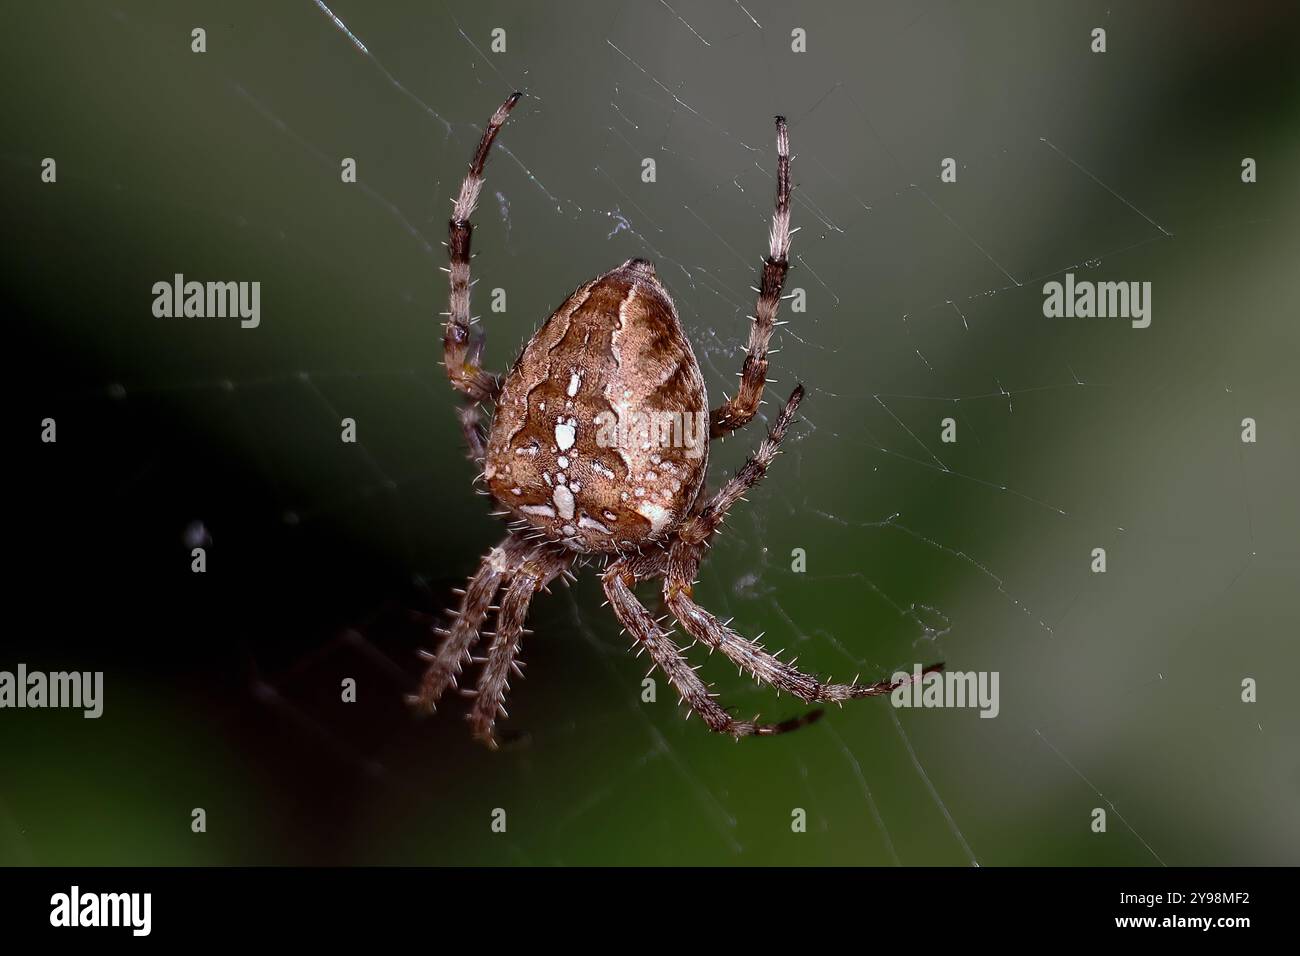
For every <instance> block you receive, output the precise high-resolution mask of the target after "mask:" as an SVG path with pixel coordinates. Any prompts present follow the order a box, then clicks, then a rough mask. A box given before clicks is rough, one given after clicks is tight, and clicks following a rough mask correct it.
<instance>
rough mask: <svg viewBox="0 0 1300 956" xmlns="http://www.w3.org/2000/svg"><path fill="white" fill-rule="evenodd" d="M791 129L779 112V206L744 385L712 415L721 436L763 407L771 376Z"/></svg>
mask: <svg viewBox="0 0 1300 956" xmlns="http://www.w3.org/2000/svg"><path fill="white" fill-rule="evenodd" d="M790 235H791V233H790V134H789V132H788V131H787V129H786V123H785V117H784V116H778V117H777V118H776V209H775V211H774V212H773V213H772V229H771V233H770V234H769V236H768V254H767V258H766V259H764V260H763V274H762V277H761V278H760V280H759V288H758V301H757V303H756V304H755V308H754V315H753V316H751V318H752V319H753V322H752V324H751V325H750V327H749V351H748V353H747V354H746V356H745V362H744V364H743V365H742V366H741V370H740V390H739V391H738V392H736V394H735V396H734V397H732V398H729V399H727V401H726V402H725V403H723V404H722V405H720V406H719V407H717V408H715V409H714V410H713V411H712V413H711V414H710V415H709V437H710V438H721V437H722V436H724V435H729V434H730V433H731V432H734V431H735V430H736V429H738V428H742V427H744V426H745V425H747V424H748V423H749V422H750V420H751V419H752V418H753V417H754V416H755V415H756V414H757V413H758V406H759V405H760V403H761V402H762V401H763V386H764V384H765V383H766V382H767V346H768V343H769V342H770V341H771V339H772V329H773V328H774V327H775V326H776V313H777V309H778V308H780V305H781V290H782V289H783V288H784V287H785V276H786V273H787V272H788V271H789V269H790Z"/></svg>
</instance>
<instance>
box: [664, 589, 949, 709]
mask: <svg viewBox="0 0 1300 956" xmlns="http://www.w3.org/2000/svg"><path fill="white" fill-rule="evenodd" d="M664 600H665V601H666V603H667V604H668V609H669V610H670V611H672V612H673V617H675V618H677V620H678V621H679V622H681V625H682V627H683V628H685V630H686V633H687V634H689V635H691V637H693V638H695V639H696V640H697V641H699V642H700V643H701V644H704V645H706V646H708V647H710V648H714V649H716V650H720V651H722V653H723V654H725V655H726V656H727V658H728V659H729V660H730V661H731V662H732V663H733V664H735V665H736V666H737V667H739V668H742V669H743V670H746V671H748V672H749V673H750V674H751V675H752V676H753V677H754V678H755V679H756V680H759V681H762V682H763V683H765V684H770V685H771V686H773V687H775V688H776V689H777V690H778V691H785V692H787V693H790V694H793V695H794V696H795V697H798V698H799V699H800V700H802V701H803V702H804V703H806V704H812V703H816V702H818V701H835V702H837V703H838V702H841V701H846V700H854V699H856V698H858V697H880V696H883V695H886V694H890V693H893V691H894V690H896V689H897V688H899V687H903V686H905V685H907V684H910V683H912V680H913V678H912V677H911V675H909V676H907V677H905V678H903V679H902V680H898V681H878V682H877V683H874V684H859V683H857V681H856V680H855V681H854V682H853V683H852V684H823V683H822V682H821V681H819V680H817V678H815V677H812V676H811V675H809V674H805V673H804V672H803V671H801V670H799V669H798V668H797V667H795V666H794V665H793V664H788V663H786V662H785V661H783V660H780V659H778V658H777V657H776V655H774V654H769V653H768V652H767V651H765V650H764V649H763V648H762V647H761V646H759V645H758V644H756V643H754V642H753V641H749V640H746V639H745V638H743V637H741V636H740V635H739V634H737V633H736V632H735V631H733V630H732V629H731V628H729V627H727V626H726V625H725V624H723V623H722V622H721V621H719V620H718V619H717V618H716V617H714V616H713V615H712V614H710V613H709V612H708V611H706V610H705V609H704V608H702V607H700V605H698V604H696V603H695V601H694V599H693V597H692V596H691V588H690V583H689V582H687V581H681V580H675V579H673V578H669V579H667V580H665V581H664ZM942 668H943V665H942V664H931V665H930V666H929V667H927V668H925V670H923V671H922V674H928V673H930V672H931V671H937V670H941V669H942Z"/></svg>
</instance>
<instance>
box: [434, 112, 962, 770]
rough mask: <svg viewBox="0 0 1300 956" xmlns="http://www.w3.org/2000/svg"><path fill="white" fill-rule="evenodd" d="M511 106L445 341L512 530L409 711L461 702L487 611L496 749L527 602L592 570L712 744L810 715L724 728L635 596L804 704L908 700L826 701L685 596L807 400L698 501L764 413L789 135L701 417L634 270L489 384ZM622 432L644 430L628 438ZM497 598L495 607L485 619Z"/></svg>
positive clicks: (870, 688)
mask: <svg viewBox="0 0 1300 956" xmlns="http://www.w3.org/2000/svg"><path fill="white" fill-rule="evenodd" d="M520 95H521V94H519V93H514V94H512V95H511V96H510V97H509V98H508V99H507V100H506V101H505V102H504V103H502V104H501V106H500V107H499V108H498V109H497V111H496V113H494V114H493V116H492V119H491V121H490V122H489V123H488V125H487V129H485V130H484V131H483V138H482V139H481V140H480V141H479V144H478V150H477V151H476V152H475V153H474V159H473V161H472V162H471V163H470V166H469V173H468V175H466V177H465V180H464V182H463V183H462V185H461V189H460V196H459V197H458V198H457V199H456V204H455V209H454V211H453V212H452V217H451V223H450V238H449V240H448V244H447V245H448V251H449V256H450V268H449V269H448V270H447V271H448V272H449V274H450V277H451V296H450V306H449V308H450V311H449V312H448V313H447V325H446V330H445V333H444V335H443V348H444V352H445V355H444V359H445V364H446V368H447V376H448V378H449V379H450V381H451V384H452V386H453V387H454V388H455V389H456V390H457V391H459V392H461V393H462V394H463V395H464V396H465V397H466V399H467V401H466V402H465V403H464V405H463V407H462V408H461V410H460V421H461V426H462V429H463V430H464V434H465V438H466V441H467V442H468V445H469V452H470V457H471V458H472V459H473V460H474V461H475V462H476V463H478V464H479V465H480V467H482V469H483V474H482V478H483V479H484V480H485V481H486V483H487V489H488V491H489V493H490V494H491V495H492V497H493V498H494V499H495V500H496V501H497V502H498V503H499V504H500V505H501V506H502V508H503V509H504V511H501V512H499V513H500V514H503V515H510V516H512V517H513V518H514V519H515V520H514V521H513V522H512V523H511V525H510V530H509V533H508V534H507V535H506V538H505V540H504V541H503V542H502V543H501V544H499V545H498V546H496V547H495V548H493V549H492V550H491V551H490V552H489V553H488V554H487V555H486V556H485V557H484V558H483V561H482V563H481V564H480V565H479V569H478V570H477V571H476V572H475V573H474V575H473V577H471V578H470V580H469V584H468V586H467V587H466V588H465V590H464V591H463V592H461V594H462V597H461V602H460V608H459V610H458V611H456V612H453V616H454V620H453V623H452V624H451V626H450V627H449V628H447V629H440V630H439V633H440V634H441V635H442V640H441V644H440V645H439V647H438V649H437V650H436V651H435V652H423V656H424V657H425V658H426V659H427V660H428V661H429V664H428V668H427V670H426V671H425V674H424V678H423V680H422V681H421V682H420V687H419V692H418V693H417V694H414V695H412V697H411V700H412V703H414V704H415V705H416V706H417V707H419V708H420V709H423V710H426V711H432V710H433V709H435V707H436V705H437V702H438V700H439V698H440V697H441V696H442V694H443V692H444V691H446V690H447V688H449V687H453V686H456V684H457V677H458V675H459V674H460V671H461V668H462V667H463V666H464V665H465V664H466V663H468V662H471V661H476V660H478V659H476V658H474V657H472V655H471V652H472V649H473V647H474V645H475V644H476V643H477V642H478V640H479V638H480V636H481V635H482V634H483V632H482V630H481V629H482V627H483V623H484V621H485V619H486V618H487V616H488V614H489V612H491V611H493V610H496V611H497V626H496V632H495V634H492V635H491V637H492V642H491V645H490V647H489V649H488V652H487V656H486V658H484V659H482V660H481V663H482V665H483V669H482V673H481V674H480V676H479V679H478V686H477V689H476V690H473V691H467V692H466V693H468V694H469V695H470V696H472V697H473V698H474V704H473V708H472V710H471V713H470V715H469V720H470V724H471V727H472V728H473V733H474V736H475V737H477V738H478V739H480V740H482V741H484V742H485V743H487V744H488V745H489V746H491V747H495V746H496V743H495V735H494V728H495V725H496V720H497V717H498V715H500V716H505V708H504V707H503V705H502V702H503V700H504V697H505V692H506V691H507V690H508V688H509V678H510V674H511V672H514V673H516V674H522V671H521V670H520V665H519V663H518V662H517V661H516V659H515V658H516V655H517V654H518V652H519V644H520V639H521V637H522V636H523V635H524V634H525V633H527V632H526V631H525V630H524V621H525V618H526V616H527V613H528V605H529V602H530V601H531V600H532V597H533V595H534V594H536V593H537V592H538V591H540V590H542V589H544V588H546V586H547V585H548V584H550V582H551V581H553V580H554V579H555V578H556V577H558V576H560V575H565V576H568V577H570V578H571V577H572V572H571V571H570V567H571V566H572V565H573V564H574V562H575V561H578V560H581V559H582V558H584V557H585V556H589V555H590V556H597V557H602V558H603V559H604V560H605V562H606V564H605V569H604V573H603V575H602V583H603V585H604V589H605V594H606V596H607V597H608V599H609V604H610V605H612V606H613V609H614V613H615V614H616V615H617V616H618V619H619V621H620V622H621V623H622V625H623V627H624V628H625V629H626V630H627V631H628V632H629V633H630V634H631V635H632V637H633V638H634V639H635V640H636V642H637V643H638V644H639V645H640V646H641V647H642V648H644V649H645V650H647V651H649V653H650V657H651V658H652V659H653V661H654V663H655V665H656V666H658V667H659V668H660V669H661V670H662V671H663V672H664V674H665V676H666V677H667V678H668V680H669V681H670V682H671V684H672V686H673V687H674V688H675V689H676V690H677V692H678V693H679V694H680V695H681V697H682V699H683V700H684V701H685V702H686V703H687V704H688V705H689V706H690V708H691V710H692V711H694V712H696V713H698V714H699V715H700V716H701V717H702V718H703V719H704V722H705V723H706V724H707V725H708V726H709V729H710V730H714V731H717V732H719V733H724V734H731V735H732V736H734V737H736V738H740V737H743V736H748V735H751V734H762V735H768V734H779V733H784V732H785V731H788V730H793V729H795V728H796V727H800V726H803V725H804V724H807V723H810V722H811V721H812V720H814V719H816V718H817V716H819V715H820V711H812V712H810V713H808V714H805V715H803V716H801V717H796V718H794V719H791V720H787V721H784V722H782V723H776V724H763V723H759V722H758V719H757V718H755V719H754V720H752V721H749V720H736V719H734V718H733V717H732V716H731V715H730V714H729V713H728V712H727V711H726V710H724V709H723V708H722V706H721V705H720V704H719V703H718V702H717V701H716V700H715V699H714V697H713V695H712V694H711V693H710V692H709V687H708V685H707V684H705V683H704V681H703V680H702V679H701V678H700V676H699V675H698V674H697V673H696V672H695V670H694V669H693V668H692V667H691V666H690V665H689V664H688V663H687V662H686V659H685V658H684V657H683V656H682V653H681V651H680V650H679V649H678V647H677V645H676V644H675V643H674V642H673V640H672V637H671V632H670V631H666V630H664V629H663V628H661V627H660V626H659V623H658V622H657V621H656V620H655V619H654V617H653V616H652V615H651V614H650V612H649V611H647V610H646V608H645V607H644V606H643V605H642V604H641V603H640V601H638V600H637V598H636V596H635V595H634V594H633V591H632V589H633V587H634V586H635V585H637V584H638V583H641V582H643V581H649V580H655V579H662V580H663V598H664V603H665V605H666V606H667V608H668V610H669V612H671V614H672V615H673V616H674V617H675V618H676V619H677V621H678V623H680V624H681V626H682V627H683V628H684V629H685V631H686V633H687V634H689V635H690V636H691V637H692V638H694V640H695V641H697V642H699V643H701V644H704V645H706V646H707V647H709V648H710V650H719V651H721V652H722V653H723V654H724V655H725V656H726V657H728V658H729V659H730V660H731V661H732V663H734V664H736V665H737V666H738V667H740V668H741V669H742V670H746V671H749V672H750V673H751V674H752V675H753V676H754V677H755V678H756V679H757V680H760V681H763V682H766V683H768V684H771V685H772V686H773V687H775V688H777V689H778V690H780V691H789V692H790V693H791V694H793V695H794V696H796V697H798V698H799V699H800V700H802V701H804V702H806V703H811V702H814V701H837V702H840V701H845V700H849V699H851V698H855V697H873V696H877V695H881V694H888V693H889V692H890V691H892V690H893V689H894V688H895V687H898V686H901V684H903V683H906V681H900V682H897V683H890V682H887V681H882V682H880V683H876V684H858V683H857V682H856V681H855V682H854V683H851V684H827V683H822V682H821V681H819V680H817V679H816V678H814V677H811V676H809V675H808V674H804V673H802V672H801V671H799V670H797V669H795V668H794V667H793V666H792V665H791V664H788V663H785V662H784V661H781V660H779V659H778V658H777V656H776V655H773V654H769V653H767V652H766V651H765V650H763V648H762V647H761V646H759V645H757V644H755V643H753V642H751V641H749V640H746V639H745V638H743V637H741V636H740V635H739V634H738V633H736V632H735V631H733V630H732V629H731V628H729V627H728V626H727V625H726V624H725V623H723V622H721V621H719V620H718V619H717V618H716V617H714V616H713V615H712V614H711V613H709V612H708V611H707V610H705V609H704V608H703V607H701V606H700V605H699V604H697V603H695V600H694V597H693V593H692V584H693V582H694V580H695V576H696V572H697V571H698V570H699V566H700V561H701V559H702V557H703V555H704V552H705V549H706V548H708V547H709V544H710V540H711V539H712V537H713V535H714V534H715V533H716V532H717V530H718V527H719V526H720V525H721V524H722V521H723V519H724V518H725V517H726V514H727V511H728V509H730V508H731V506H732V505H733V504H735V502H736V501H737V499H739V498H740V497H741V496H742V495H743V494H744V493H745V491H747V490H748V489H749V488H751V487H752V486H753V485H754V484H756V483H757V482H758V481H759V480H760V479H761V478H762V477H763V475H764V474H765V473H766V472H767V468H768V465H769V464H770V463H771V462H772V459H773V458H775V457H776V455H777V454H778V447H779V446H780V444H781V439H782V438H783V437H784V436H785V433H786V430H787V429H788V428H789V427H790V423H791V421H792V420H793V419H794V415H795V411H796V410H797V409H798V407H799V403H800V401H802V399H803V395H804V391H803V386H801V385H800V386H796V387H795V389H794V391H793V392H792V393H791V395H790V397H789V399H788V400H787V401H786V403H785V407H784V408H782V409H781V412H780V414H778V415H777V417H776V420H775V422H774V423H773V424H772V428H771V430H770V431H769V432H768V435H767V438H766V440H764V441H763V442H762V443H761V444H760V445H759V448H758V451H757V452H756V453H755V454H754V455H753V456H752V457H750V459H749V460H748V461H747V462H746V463H745V465H744V466H743V467H742V468H741V469H740V471H739V472H737V473H736V475H735V476H734V477H732V478H731V479H730V480H729V481H727V482H726V484H724V485H723V486H722V487H721V488H720V489H719V490H718V491H716V492H715V493H713V494H712V495H709V494H706V493H705V488H704V474H705V466H706V465H707V463H708V442H709V440H710V439H716V438H721V437H723V436H725V435H728V434H730V433H731V432H734V431H736V430H737V429H739V428H742V427H743V426H744V425H746V424H748V422H749V421H750V420H751V419H752V418H753V417H754V415H755V413H756V412H757V411H758V407H759V404H760V402H761V401H762V396H763V385H764V383H765V380H766V375H767V345H768V341H769V339H770V338H771V335H772V329H773V327H774V325H775V319H776V312H777V307H778V305H779V304H780V301H781V289H782V285H783V283H784V282H785V275H786V271H787V269H788V268H789V253H790V235H791V232H792V230H791V229H790V143H789V136H788V134H787V131H786V122H785V119H784V118H782V117H780V116H778V117H777V118H776V147H777V167H776V211H775V213H774V214H773V216H772V229H771V236H770V248H769V252H768V256H767V258H766V259H765V260H764V261H763V272H762V277H761V280H760V286H759V288H758V303H757V307H756V308H755V310H754V312H755V315H754V316H752V317H751V318H752V320H753V321H752V324H751V326H750V331H749V351H748V355H747V356H746V358H745V362H744V365H743V366H742V369H741V375H740V389H739V391H737V393H736V395H735V397H734V398H729V399H727V400H726V401H725V402H724V403H723V404H722V405H720V406H719V407H718V408H715V409H713V410H712V411H710V410H709V405H708V398H707V396H706V394H705V389H704V377H703V376H702V375H701V374H700V367H699V364H698V363H697V362H696V360H695V353H694V352H693V351H692V349H691V343H690V342H689V341H688V340H687V338H686V335H685V333H684V332H683V331H682V326H681V323H680V321H679V320H678V318H677V310H676V308H675V307H674V305H673V301H672V299H671V298H670V297H669V295H668V291H667V290H666V289H665V288H664V287H663V285H662V284H661V283H660V282H659V279H658V277H657V276H656V275H655V270H654V266H652V265H651V264H650V263H649V262H647V261H645V260H644V259H629V260H628V261H627V262H625V263H623V264H622V265H621V266H619V267H618V268H616V269H614V270H613V271H611V272H607V273H606V274H605V275H602V276H600V277H599V278H596V279H593V280H591V281H590V282H588V283H586V284H585V285H583V286H582V287H581V288H579V289H578V290H577V291H576V292H574V293H573V294H572V295H571V296H569V298H568V299H567V300H565V302H564V304H563V305H562V306H560V308H559V309H558V310H557V311H556V312H555V313H554V314H553V315H552V316H551V317H550V318H549V319H547V320H546V322H545V323H544V324H543V325H542V327H541V328H540V329H538V331H537V333H536V334H535V335H534V336H533V337H532V339H531V340H530V341H529V342H528V344H527V345H526V346H525V347H524V350H523V352H522V354H521V355H520V356H519V358H518V360H517V361H516V362H515V364H514V367H513V368H512V369H511V370H510V372H509V374H507V375H506V376H505V378H504V380H503V379H501V378H499V377H498V376H496V375H492V374H490V373H488V372H486V371H484V370H483V367H482V365H481V364H480V356H481V355H482V352H483V343H484V338H483V335H482V333H481V331H471V326H472V325H473V324H474V320H473V319H472V318H471V317H470V307H469V290H470V232H471V228H472V227H471V225H470V221H469V218H470V215H471V214H472V213H473V211H474V207H475V204H476V203H477V201H478V196H479V191H480V190H481V189H482V187H483V167H484V164H485V163H486V162H487V158H488V151H489V150H490V149H491V147H492V142H493V140H495V139H496V136H497V133H498V131H499V130H500V129H501V125H502V124H503V123H504V122H505V120H506V117H507V116H508V115H509V114H510V110H511V109H512V108H513V107H514V105H515V103H517V102H518V101H519V97H520ZM482 402H492V403H494V404H495V406H496V407H495V412H494V416H493V420H492V424H491V428H490V430H489V433H488V436H487V441H486V443H484V439H483V436H482V435H481V434H480V432H479V405H480V403H482ZM629 422H636V423H638V424H637V426H635V427H624V426H627V424H628V423H629ZM665 423H668V425H669V426H670V427H668V428H667V429H665V428H664V425H665ZM692 424H693V425H694V426H695V427H694V431H695V432H696V437H697V438H698V440H697V441H695V442H694V443H692V442H691V441H690V438H691V425H692ZM706 429H707V432H706ZM674 431H675V432H676V438H677V439H681V440H668V441H663V440H662V439H663V438H664V437H665V434H666V435H667V436H668V438H669V439H672V438H673V433H674ZM611 435H612V436H613V437H612V438H611ZM620 435H621V436H622V437H621V438H620V437H619V436H620ZM498 591H503V592H504V593H503V596H502V598H501V601H500V607H499V608H495V607H494V606H493V601H494V599H495V596H496V594H497V592H498ZM936 666H937V665H936ZM931 669H934V668H928V669H927V672H928V671H929V670H931ZM688 716H689V714H688Z"/></svg>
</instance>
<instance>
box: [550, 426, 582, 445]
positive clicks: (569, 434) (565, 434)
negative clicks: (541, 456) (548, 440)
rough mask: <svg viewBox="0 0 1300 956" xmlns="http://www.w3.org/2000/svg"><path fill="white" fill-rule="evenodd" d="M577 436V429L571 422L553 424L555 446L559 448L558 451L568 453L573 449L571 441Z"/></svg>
mask: <svg viewBox="0 0 1300 956" xmlns="http://www.w3.org/2000/svg"><path fill="white" fill-rule="evenodd" d="M577 434H578V430H577V428H575V427H574V426H573V424H572V423H571V422H556V423H555V444H556V445H558V446H559V449H560V451H568V450H569V449H570V448H572V447H573V439H574V438H575V437H576V435H577Z"/></svg>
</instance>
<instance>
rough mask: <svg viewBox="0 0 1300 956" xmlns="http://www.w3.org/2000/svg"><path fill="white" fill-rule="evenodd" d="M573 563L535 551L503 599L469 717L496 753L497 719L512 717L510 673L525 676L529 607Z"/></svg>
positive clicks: (512, 581)
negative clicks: (522, 648) (518, 658)
mask: <svg viewBox="0 0 1300 956" xmlns="http://www.w3.org/2000/svg"><path fill="white" fill-rule="evenodd" d="M570 563H571V558H570V557H568V556H566V555H563V554H557V553H555V552H552V551H543V550H541V549H538V550H537V551H534V552H533V553H532V554H530V555H529V556H528V557H526V558H525V559H524V561H523V564H522V566H521V567H520V568H519V570H517V571H516V572H515V573H514V577H513V578H511V580H510V584H509V586H508V587H507V588H506V592H505V595H504V596H503V597H502V599H501V611H500V613H499V614H498V615H497V631H496V635H495V636H494V637H493V639H492V647H491V648H490V649H489V650H488V656H487V662H486V663H485V664H484V667H483V672H482V673H481V674H480V675H479V680H478V688H477V689H476V690H475V691H474V698H475V699H474V709H473V710H472V711H471V712H470V715H469V720H470V726H471V727H472V728H473V731H474V736H475V737H476V738H477V739H479V740H481V741H483V742H484V743H485V744H487V745H488V746H489V747H491V748H492V749H493V750H495V749H496V736H495V734H494V732H493V731H494V728H495V726H496V720H497V716H498V714H499V715H500V716H502V717H506V716H509V715H508V714H507V713H506V709H505V707H504V706H503V702H504V700H505V693H506V691H507V690H509V689H510V671H511V670H512V669H513V670H515V671H516V673H521V672H520V671H519V669H518V664H516V662H515V655H516V654H518V653H519V642H520V639H521V638H522V637H523V635H524V620H525V619H526V618H527V616H528V605H529V603H530V602H531V601H532V599H533V595H534V594H536V593H537V592H538V591H540V590H542V589H543V588H545V587H546V586H547V585H548V584H550V583H551V581H553V580H554V579H555V577H556V576H557V575H559V574H560V573H561V572H563V571H564V570H565V569H566V568H567V567H568V566H569V564H570Z"/></svg>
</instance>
